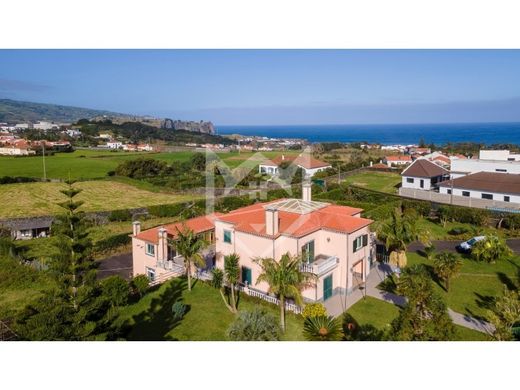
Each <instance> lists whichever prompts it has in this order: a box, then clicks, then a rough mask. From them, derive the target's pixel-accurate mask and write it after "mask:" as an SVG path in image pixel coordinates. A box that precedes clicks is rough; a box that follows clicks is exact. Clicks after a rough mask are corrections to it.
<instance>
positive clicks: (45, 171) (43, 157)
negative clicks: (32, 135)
mask: <svg viewBox="0 0 520 390" xmlns="http://www.w3.org/2000/svg"><path fill="white" fill-rule="evenodd" d="M42 160H43V181H47V170H46V169H45V140H42Z"/></svg>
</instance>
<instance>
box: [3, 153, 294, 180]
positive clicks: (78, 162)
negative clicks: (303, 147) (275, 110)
mask: <svg viewBox="0 0 520 390" xmlns="http://www.w3.org/2000/svg"><path fill="white" fill-rule="evenodd" d="M194 153H195V152H191V151H183V152H168V153H167V152H165V153H146V152H141V153H136V152H123V151H103V150H88V149H81V150H75V151H74V152H72V153H56V154H55V155H54V156H46V157H45V165H46V171H47V178H48V179H61V180H64V179H68V178H69V176H70V178H71V179H78V180H85V179H94V178H102V177H106V176H107V173H108V172H109V171H112V170H114V169H115V168H116V167H117V166H118V165H119V164H120V163H121V162H123V161H127V160H133V159H137V158H139V157H147V158H154V159H157V160H161V161H166V162H167V163H169V164H171V163H172V162H174V161H180V162H183V161H188V160H189V159H190V157H191V156H192V155H193V154H194ZM284 153H285V154H295V153H297V152H284ZM279 154H281V152H263V153H261V154H260V153H236V152H229V153H218V154H217V155H218V157H219V158H221V159H222V160H223V161H224V162H225V163H226V164H227V165H228V166H229V167H230V168H236V167H237V166H239V165H240V164H242V163H243V162H245V161H246V160H247V159H249V158H251V157H254V158H253V159H252V160H251V164H250V165H251V166H256V165H258V163H259V161H261V159H262V156H264V157H267V158H272V157H275V156H277V155H279ZM1 176H24V177H34V178H43V159H42V157H41V156H33V157H10V156H0V177H1Z"/></svg>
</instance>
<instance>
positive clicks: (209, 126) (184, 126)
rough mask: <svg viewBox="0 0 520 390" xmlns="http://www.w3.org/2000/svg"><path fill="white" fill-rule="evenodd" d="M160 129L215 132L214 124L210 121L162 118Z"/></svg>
mask: <svg viewBox="0 0 520 390" xmlns="http://www.w3.org/2000/svg"><path fill="white" fill-rule="evenodd" d="M161 128H162V129H172V130H185V131H193V132H195V133H205V134H215V126H213V123H211V122H204V121H200V122H196V121H180V120H172V119H164V120H163V121H162V123H161Z"/></svg>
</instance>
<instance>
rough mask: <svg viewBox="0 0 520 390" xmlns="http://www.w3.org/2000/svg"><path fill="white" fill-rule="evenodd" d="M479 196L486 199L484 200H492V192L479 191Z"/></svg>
mask: <svg viewBox="0 0 520 390" xmlns="http://www.w3.org/2000/svg"><path fill="white" fill-rule="evenodd" d="M480 198H481V199H486V200H493V194H488V193H487V192H481V193H480Z"/></svg>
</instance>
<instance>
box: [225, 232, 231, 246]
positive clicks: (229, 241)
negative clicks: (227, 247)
mask: <svg viewBox="0 0 520 390" xmlns="http://www.w3.org/2000/svg"><path fill="white" fill-rule="evenodd" d="M224 242H227V243H228V244H231V231H230V230H224Z"/></svg>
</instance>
